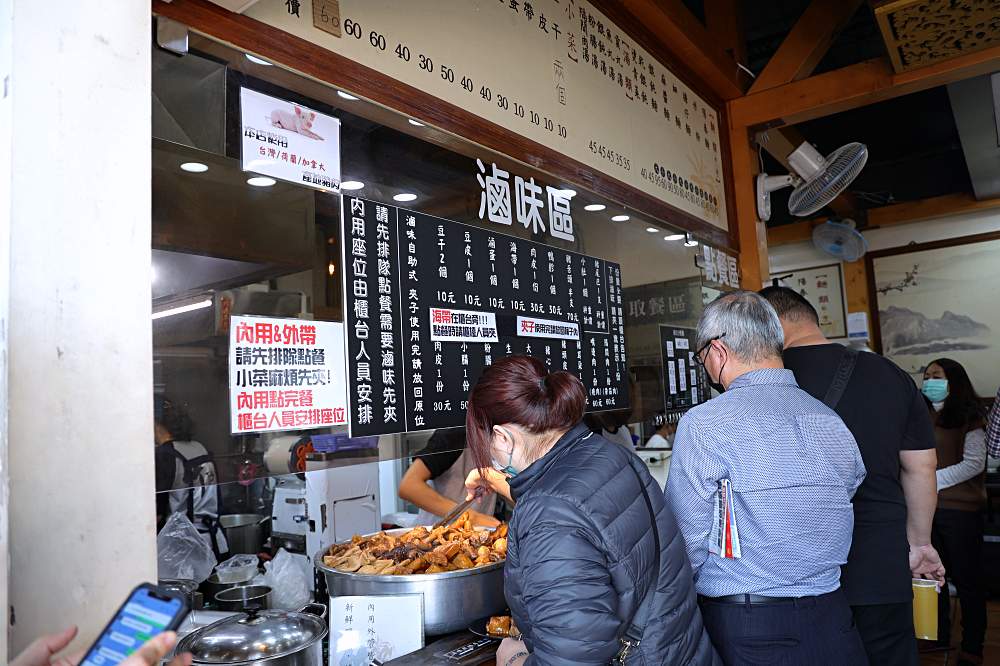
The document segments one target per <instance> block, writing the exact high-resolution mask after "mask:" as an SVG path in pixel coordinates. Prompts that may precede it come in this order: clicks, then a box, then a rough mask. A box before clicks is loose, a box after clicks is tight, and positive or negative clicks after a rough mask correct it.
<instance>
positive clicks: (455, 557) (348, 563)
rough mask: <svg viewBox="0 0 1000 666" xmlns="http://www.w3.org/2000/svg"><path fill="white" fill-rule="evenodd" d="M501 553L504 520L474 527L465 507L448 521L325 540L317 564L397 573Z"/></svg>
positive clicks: (468, 563) (480, 561)
mask: <svg viewBox="0 0 1000 666" xmlns="http://www.w3.org/2000/svg"><path fill="white" fill-rule="evenodd" d="M506 556H507V524H506V523H503V524H501V525H500V526H499V527H498V528H496V529H495V530H493V531H485V530H476V529H475V528H473V526H472V517H471V516H470V514H469V513H468V512H466V513H463V514H462V515H461V516H459V518H458V520H456V521H455V522H454V523H452V524H451V526H448V527H439V528H437V529H435V530H428V529H427V528H426V527H415V528H413V529H412V530H410V531H409V532H406V533H405V534H401V535H399V536H393V535H390V534H386V533H385V532H379V533H378V534H375V535H372V536H367V537H362V536H357V535H356V536H354V538H352V539H351V541H350V542H348V543H342V544H337V545H335V546H331V547H330V550H329V551H328V552H327V554H326V555H324V556H323V564H325V565H326V566H328V567H331V568H333V569H336V570H337V571H343V572H345V573H359V574H369V575H378V576H401V575H408V574H420V573H428V574H431V573H443V572H445V571H459V570H461V569H473V568H475V567H482V566H486V565H488V564H493V563H494V562H502V561H503V560H504V559H505V558H506Z"/></svg>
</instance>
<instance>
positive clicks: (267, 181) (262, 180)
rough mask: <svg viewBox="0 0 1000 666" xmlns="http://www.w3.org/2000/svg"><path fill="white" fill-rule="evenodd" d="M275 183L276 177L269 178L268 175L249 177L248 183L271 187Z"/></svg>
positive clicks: (255, 185)
mask: <svg viewBox="0 0 1000 666" xmlns="http://www.w3.org/2000/svg"><path fill="white" fill-rule="evenodd" d="M274 183H275V180H274V178H268V177H267V176H254V177H252V178H247V185H253V186H254V187H271V186H272V185H274Z"/></svg>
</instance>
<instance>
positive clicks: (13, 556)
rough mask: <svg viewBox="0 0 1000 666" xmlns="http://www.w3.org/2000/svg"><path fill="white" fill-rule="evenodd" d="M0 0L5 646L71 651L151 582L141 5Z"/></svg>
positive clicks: (146, 29)
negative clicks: (4, 110)
mask: <svg viewBox="0 0 1000 666" xmlns="http://www.w3.org/2000/svg"><path fill="white" fill-rule="evenodd" d="M11 6H12V7H13V40H12V43H13V66H12V70H11V71H12V74H11V81H10V93H11V99H10V101H5V105H6V104H10V105H11V107H10V108H11V109H12V126H13V154H12V160H13V165H14V168H13V170H12V173H11V174H10V176H9V180H8V182H7V183H5V185H4V186H2V187H3V188H6V187H7V186H8V185H9V186H10V189H9V192H11V193H12V196H11V197H10V198H9V199H6V198H3V199H0V200H3V201H5V202H6V201H8V200H9V201H10V220H11V229H10V232H11V233H10V247H11V271H10V282H9V284H10V327H9V336H10V337H9V425H10V429H9V460H10V468H9V471H10V560H11V571H10V579H9V592H10V603H11V604H12V605H13V607H14V612H15V614H16V623H15V625H14V626H13V628H12V633H11V641H10V648H11V650H12V651H17V650H19V649H20V648H22V647H24V646H25V645H26V644H27V643H28V642H29V641H30V640H31V639H33V638H34V637H36V636H38V635H40V634H42V633H45V632H51V631H54V630H56V629H59V628H61V627H63V626H65V625H68V624H70V623H77V624H79V625H80V627H81V637H80V638H79V639H78V647H83V646H82V643H83V642H85V641H91V640H93V638H94V637H95V636H96V634H97V632H98V631H99V630H100V629H101V628H102V626H103V625H104V623H105V622H106V621H107V619H108V618H109V616H110V615H111V613H112V612H113V611H114V610H115V608H116V607H117V606H118V604H120V603H121V601H122V600H123V599H124V598H125V595H126V594H127V592H128V591H129V590H130V589H131V588H132V587H133V586H134V585H136V584H137V583H139V582H141V581H144V580H155V578H156V544H155V534H154V530H155V506H154V496H153V487H154V483H153V476H154V475H153V455H152V445H153V440H152V437H153V433H152V400H151V398H152V367H151V363H152V361H151V349H152V334H151V326H150V323H151V322H150V212H151V202H150V173H151V159H150V97H151V85H150V34H151V32H150V10H149V4H148V3H142V2H118V3H113V6H112V5H110V4H109V3H107V2H103V1H99V0H77V1H76V2H58V3H49V2H38V1H37V0H5V1H4V2H3V3H2V4H0V8H2V9H4V10H5V13H4V14H0V21H3V16H6V17H7V19H6V20H7V21H8V22H9V21H10V20H11V19H10V8H11ZM8 25H9V23H8ZM5 34H6V36H8V37H9V31H8V32H6V33H5V31H4V30H3V29H2V28H0V37H3V36H4V35H5ZM0 41H2V42H4V43H8V42H10V41H11V40H9V39H0ZM0 65H2V62H0ZM0 72H2V66H0ZM0 155H4V156H5V157H6V156H7V153H6V152H4V151H3V150H2V144H0ZM3 173H4V172H3V171H0V175H2V174H3ZM2 191H3V190H0V192H2ZM2 219H3V217H2V216H0V220H2ZM3 281H6V278H3ZM5 610H6V607H3V608H0V613H4V615H6V613H5V612H4V611H5Z"/></svg>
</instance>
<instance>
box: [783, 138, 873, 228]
mask: <svg viewBox="0 0 1000 666" xmlns="http://www.w3.org/2000/svg"><path fill="white" fill-rule="evenodd" d="M867 161H868V148H867V147H866V146H865V145H864V144H863V143H856V142H855V143H849V144H847V145H845V146H841V147H840V148H838V149H837V150H835V151H834V152H833V153H831V154H830V156H829V157H828V158H827V161H826V162H827V163H826V168H824V169H823V170H822V171H820V172H819V173H818V174H817V175H816V176H815V177H814V178H812V179H811V180H809V181H806V182H805V183H803V184H802V185H799V186H798V187H796V188H795V189H794V190H793V191H792V194H791V196H790V197H789V198H788V212H789V213H791V214H792V215H795V216H797V217H803V216H806V215H812V214H813V213H815V212H816V211H818V210H820V209H821V208H823V207H824V206H826V205H827V204H828V203H830V202H831V201H833V200H834V199H835V198H836V197H837V196H838V195H839V194H840V193H841V192H843V191H844V190H846V189H847V186H848V185H850V184H851V182H852V181H853V180H854V179H855V178H857V177H858V174H859V173H861V170H862V169H863V168H864V166H865V162H867Z"/></svg>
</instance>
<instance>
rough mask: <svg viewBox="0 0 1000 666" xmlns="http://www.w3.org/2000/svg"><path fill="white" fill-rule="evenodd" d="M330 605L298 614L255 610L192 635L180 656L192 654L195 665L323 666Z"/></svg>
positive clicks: (180, 647)
mask: <svg viewBox="0 0 1000 666" xmlns="http://www.w3.org/2000/svg"><path fill="white" fill-rule="evenodd" d="M327 631H328V629H327V623H326V606H324V605H322V604H309V605H307V606H305V607H304V608H302V609H301V610H299V611H278V610H258V609H250V610H248V611H247V612H246V613H237V614H236V615H233V616H231V617H227V618H223V619H221V620H219V621H217V622H214V623H212V624H210V625H208V626H205V627H202V628H200V629H197V630H196V631H193V632H192V633H190V634H188V635H187V636H185V637H184V638H182V639H181V641H180V642H179V643H178V644H177V648H176V654H181V653H184V652H190V653H191V655H192V657H193V658H194V663H195V664H268V666H322V664H323V639H324V638H325V637H326V634H327Z"/></svg>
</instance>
